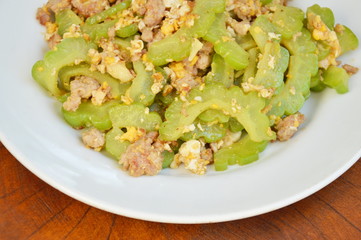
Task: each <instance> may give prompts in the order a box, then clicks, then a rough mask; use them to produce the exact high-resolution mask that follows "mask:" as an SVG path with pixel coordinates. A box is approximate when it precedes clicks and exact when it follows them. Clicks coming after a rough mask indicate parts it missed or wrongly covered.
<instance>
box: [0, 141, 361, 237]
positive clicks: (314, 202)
mask: <svg viewBox="0 0 361 240" xmlns="http://www.w3.org/2000/svg"><path fill="white" fill-rule="evenodd" d="M360 173H361V162H360V161H358V163H356V164H355V165H354V166H353V167H352V168H351V169H349V170H348V171H347V172H346V173H345V174H344V175H342V176H341V177H340V178H338V179H337V180H336V181H335V182H333V183H332V184H330V185H329V186H327V187H326V188H324V189H322V190H321V191H319V192H317V193H315V194H313V195H312V196H310V197H308V198H306V199H304V200H302V201H299V202H297V203H295V204H293V205H291V206H288V207H285V208H282V209H280V210H277V211H274V212H271V213H267V214H263V215H260V216H256V217H252V218H248V219H242V220H238V221H231V222H225V223H214V224H198V225H184V224H164V223H154V222H146V221H142V220H136V219H131V218H127V217H122V216H118V215H114V214H111V213H108V212H104V211H102V210H99V209H96V208H93V207H90V206H88V205H86V204H84V203H81V202H79V201H77V200H74V199H72V198H70V197H68V196H67V195H65V194H63V193H61V192H59V191H58V190H56V189H54V188H52V187H51V186H49V185H48V184H46V183H45V182H43V181H42V180H40V179H39V178H37V177H36V176H35V175H33V174H32V173H31V172H29V171H28V170H27V169H26V168H24V167H23V166H22V165H21V164H20V163H19V162H18V161H17V160H16V159H15V158H14V157H13V156H12V155H11V154H10V153H9V152H8V151H7V149H6V148H5V147H4V146H3V145H2V144H1V143H0V239H1V240H14V239H15V240H17V239H21V240H22V239H41V240H42V239H45V240H46V239H51V240H56V239H87V240H88V239H96V240H98V239H126V240H128V239H215V240H218V239H227V240H228V239H347V240H349V239H350V240H353V239H355V240H358V239H361V174H360Z"/></svg>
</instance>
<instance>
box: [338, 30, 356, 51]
mask: <svg viewBox="0 0 361 240" xmlns="http://www.w3.org/2000/svg"><path fill="white" fill-rule="evenodd" d="M340 26H341V28H342V29H341V30H339V31H336V34H337V38H338V41H339V42H340V46H341V54H345V53H347V52H349V51H351V50H355V49H356V48H358V45H359V40H358V38H357V36H356V35H355V34H354V33H353V32H352V30H351V29H349V28H348V27H346V26H344V25H340Z"/></svg>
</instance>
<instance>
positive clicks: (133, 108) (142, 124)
mask: <svg viewBox="0 0 361 240" xmlns="http://www.w3.org/2000/svg"><path fill="white" fill-rule="evenodd" d="M109 116H110V120H111V122H112V124H113V127H114V128H120V129H121V128H125V127H137V128H143V129H145V130H147V131H154V130H156V129H158V128H159V126H160V124H161V123H162V119H161V118H160V116H159V114H158V113H156V112H149V109H148V108H146V107H145V106H143V105H142V104H139V103H134V104H132V105H118V106H115V107H113V108H111V109H110V111H109Z"/></svg>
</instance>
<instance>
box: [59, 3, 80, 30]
mask: <svg viewBox="0 0 361 240" xmlns="http://www.w3.org/2000/svg"><path fill="white" fill-rule="evenodd" d="M55 22H56V24H57V25H58V34H59V35H60V36H63V34H64V33H66V32H67V31H68V30H69V28H70V27H71V26H72V25H73V24H75V25H81V24H82V23H83V21H82V20H81V19H80V17H79V16H78V15H76V13H75V12H73V11H72V10H70V9H65V10H63V11H60V12H59V13H58V14H56V15H55Z"/></svg>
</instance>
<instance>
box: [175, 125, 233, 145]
mask: <svg viewBox="0 0 361 240" xmlns="http://www.w3.org/2000/svg"><path fill="white" fill-rule="evenodd" d="M194 127H195V129H194V130H193V131H191V132H187V133H184V134H183V136H182V137H181V138H180V139H181V140H183V141H189V140H192V139H200V138H203V139H204V141H205V142H206V143H212V142H217V141H219V140H221V139H222V138H223V137H224V136H225V135H226V133H227V128H228V124H226V123H214V124H209V123H205V122H202V121H195V122H194Z"/></svg>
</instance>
